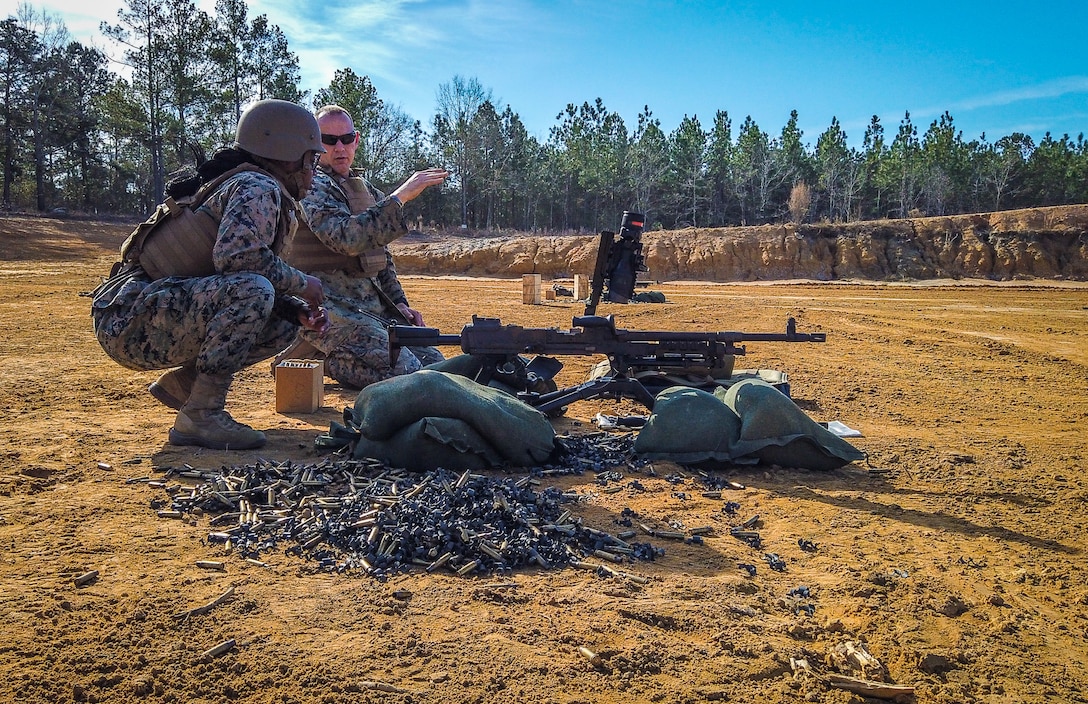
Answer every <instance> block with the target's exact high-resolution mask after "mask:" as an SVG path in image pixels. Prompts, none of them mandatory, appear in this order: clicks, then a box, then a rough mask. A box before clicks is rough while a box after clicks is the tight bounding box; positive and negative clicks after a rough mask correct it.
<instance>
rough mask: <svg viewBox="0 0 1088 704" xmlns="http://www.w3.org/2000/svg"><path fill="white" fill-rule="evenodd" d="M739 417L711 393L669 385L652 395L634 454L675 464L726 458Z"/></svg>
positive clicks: (728, 455) (729, 454)
mask: <svg viewBox="0 0 1088 704" xmlns="http://www.w3.org/2000/svg"><path fill="white" fill-rule="evenodd" d="M740 427H741V421H740V418H738V417H737V414H736V413H734V412H733V409H732V408H730V407H728V406H726V405H725V404H723V403H722V402H721V400H720V399H718V398H717V397H715V396H714V394H711V393H708V392H706V391H701V390H699V389H695V388H692V387H690V386H672V387H669V388H667V389H665V390H664V391H662V392H661V393H659V394H658V395H657V396H656V397H655V398H654V410H653V413H651V414H650V417H649V418H648V419H647V421H646V425H644V426H643V427H642V429H641V430H640V431H639V433H638V437H637V438H635V448H634V449H635V454H637V455H638V456H639V457H643V458H646V459H649V460H670V461H672V462H677V463H679V464H689V465H694V464H702V463H706V462H727V461H730V460H732V459H733V453H732V451H731V449H730V448H731V447H732V445H733V443H734V442H736V440H737V437H738V436H739V434H740Z"/></svg>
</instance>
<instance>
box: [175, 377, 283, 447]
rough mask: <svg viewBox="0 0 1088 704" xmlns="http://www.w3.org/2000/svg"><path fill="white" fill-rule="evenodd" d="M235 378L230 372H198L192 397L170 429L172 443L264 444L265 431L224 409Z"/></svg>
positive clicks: (255, 445)
mask: <svg viewBox="0 0 1088 704" xmlns="http://www.w3.org/2000/svg"><path fill="white" fill-rule="evenodd" d="M232 379H233V376H232V375H230V374H224V375H219V376H212V375H211V374H197V376H196V380H195V381H194V382H193V390H192V393H191V394H189V400H188V401H186V402H185V405H184V406H182V407H181V410H179V411H178V417H177V419H176V420H175V421H174V427H173V428H171V429H170V444H172V445H199V446H200V447H208V448H211V449H213V450H252V449H254V448H258V447H261V446H262V445H264V443H265V437H264V433H262V432H261V431H259V430H254V429H253V428H251V427H249V426H248V425H245V424H244V423H239V422H238V421H236V420H234V419H233V418H231V416H230V414H229V413H227V412H226V411H225V410H223V407H224V406H225V405H226V401H227V390H228V389H229V388H230V383H231V381H232Z"/></svg>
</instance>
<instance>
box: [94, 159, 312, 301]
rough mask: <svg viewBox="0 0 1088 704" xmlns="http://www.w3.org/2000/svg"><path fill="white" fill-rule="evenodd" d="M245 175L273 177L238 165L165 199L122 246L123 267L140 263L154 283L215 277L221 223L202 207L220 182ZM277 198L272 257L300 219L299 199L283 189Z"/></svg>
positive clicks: (249, 165) (251, 165) (253, 166)
mask: <svg viewBox="0 0 1088 704" xmlns="http://www.w3.org/2000/svg"><path fill="white" fill-rule="evenodd" d="M243 171H256V172H257V173H261V174H264V175H266V176H268V177H270V178H273V179H275V178H276V177H275V176H273V175H272V174H270V173H268V172H267V171H265V170H264V169H262V168H260V167H259V166H255V165H254V164H242V165H240V166H236V167H234V168H233V169H231V170H229V171H226V172H224V173H223V174H221V175H219V176H217V177H216V178H214V179H212V180H211V181H207V182H206V183H204V184H202V185H201V186H200V188H198V189H197V191H196V193H194V194H193V195H191V196H187V197H184V198H179V199H177V200H174V199H173V198H167V199H166V201H165V202H163V203H162V204H160V205H159V206H158V207H157V208H156V209H155V212H154V213H152V215H151V217H149V218H148V219H147V220H145V221H144V222H142V223H140V224H139V225H137V226H136V229H135V230H133V231H132V234H130V235H129V236H128V238H127V239H126V240H125V242H124V244H122V245H121V263H122V264H128V263H134V262H139V264H140V266H141V267H142V268H143V270H144V271H145V272H147V275H148V276H150V277H151V278H152V279H162V278H165V277H167V276H188V277H192V276H211V275H212V274H215V273H216V271H215V263H214V260H213V259H212V250H213V248H214V247H215V241H216V239H218V237H219V221H218V220H216V219H215V217H213V216H212V215H211V214H210V213H208V212H207V211H206V210H202V209H201V208H200V206H201V205H203V204H204V202H205V201H206V200H207V199H208V198H209V197H211V195H212V194H213V193H215V191H216V189H218V188H219V186H220V185H222V184H223V182H224V181H226V180H227V179H229V178H230V177H231V176H234V175H235V174H239V173H242V172H243ZM277 183H278V180H277ZM280 198H281V199H282V201H281V203H280V212H279V216H278V222H277V226H276V236H275V239H274V240H273V242H272V251H273V252H274V253H275V254H276V255H279V253H280V250H282V249H283V244H284V242H285V241H287V240H288V239H290V237H291V234H292V232H293V231H294V230H295V228H296V227H297V225H298V222H299V221H300V220H301V218H299V217H298V216H297V215H296V213H297V211H298V203H297V201H295V199H294V198H292V197H291V195H290V194H289V193H287V191H285V190H284V189H282V188H281V189H280ZM114 268H115V270H116V269H117V267H114Z"/></svg>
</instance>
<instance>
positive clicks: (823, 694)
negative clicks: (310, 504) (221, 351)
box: [0, 220, 1088, 704]
mask: <svg viewBox="0 0 1088 704" xmlns="http://www.w3.org/2000/svg"><path fill="white" fill-rule="evenodd" d="M66 229H72V230H73V231H75V232H76V233H77V234H76V235H71V234H66V231H65V230H66ZM118 232H119V228H117V227H107V226H96V225H92V224H86V223H84V224H82V225H72V224H69V225H66V226H65V227H60V226H59V225H57V224H56V223H55V222H52V221H41V222H40V223H35V222H33V221H31V222H29V224H28V223H27V222H23V221H19V222H8V221H4V220H0V325H2V330H0V334H2V338H3V344H2V345H0V379H2V382H3V383H2V385H0V408H2V409H3V413H4V418H3V421H2V423H0V458H2V462H0V550H2V552H0V556H2V560H0V701H3V702H114V703H119V704H126V703H134V702H156V703H157V702H164V703H165V702H178V703H181V702H184V703H185V704H195V703H198V702H209V703H210V702H227V701H232V702H245V703H249V702H253V703H257V702H260V703H270V704H271V703H299V704H301V703H303V702H306V703H310V702H320V703H328V704H333V703H340V702H372V701H373V702H376V701H393V702H417V703H426V702H480V703H496V704H497V703H499V702H502V703H506V702H549V703H555V704H575V703H605V702H608V703H612V702H667V703H673V702H675V703H695V702H702V701H731V702H771V703H773V702H799V701H803V702H827V703H836V704H844V703H846V702H862V701H882V700H884V699H888V698H891V697H893V696H899V699H900V701H906V702H910V701H917V702H941V703H949V704H951V703H953V702H993V703H997V702H1085V701H1088V584H1086V583H1085V574H1086V573H1088V572H1086V568H1088V559H1086V556H1085V550H1086V549H1088V537H1086V536H1088V531H1086V528H1088V518H1086V502H1088V486H1086V480H1085V477H1084V475H1083V471H1084V469H1085V465H1086V463H1088V442H1086V433H1085V426H1086V425H1088V287H1085V286H1084V285H1083V284H1081V285H1077V284H1069V283H1067V284H1058V283H1048V282H1043V281H1036V282H1032V283H1025V282H1019V283H1017V284H1015V285H997V284H985V283H979V282H974V283H962V282H961V283H952V282H943V283H940V284H937V283H933V282H929V283H925V284H919V285H886V284H885V285H881V284H871V283H864V282H856V283H836V284H807V283H789V284H778V285H762V286H752V285H724V284H690V283H688V284H662V285H659V286H654V290H659V291H662V292H663V293H665V295H666V297H667V299H668V301H669V302H668V303H665V304H656V305H655V304H632V305H628V306H619V305H612V304H606V305H602V306H601V309H600V310H599V312H601V313H612V314H614V315H615V316H616V319H617V324H618V326H619V327H623V328H636V329H660V330H746V331H778V330H780V329H781V328H783V327H784V323H785V319H786V318H787V317H788V316H794V317H796V318H797V320H798V325H799V328H800V329H802V330H805V331H823V332H826V333H827V342H826V343H825V344H823V345H805V344H797V345H786V344H773V343H752V344H750V345H749V347H748V356H747V358H745V359H742V360H739V361H740V362H741V363H742V364H741V365H740V366H747V367H757V368H769V369H779V370H783V371H786V372H787V373H788V374H789V377H790V382H791V385H792V392H793V396H794V398H795V400H796V401H797V402H798V405H799V406H800V407H801V408H802V409H804V410H805V411H806V412H807V413H808V414H809V415H810V416H811V417H812V418H814V419H815V420H818V421H830V420H838V421H841V422H842V423H845V424H846V425H848V426H850V427H852V428H856V429H858V430H860V431H862V432H863V433H864V437H861V438H855V439H853V440H852V441H851V442H853V443H854V444H855V446H857V447H858V448H859V449H862V450H864V451H865V452H866V453H868V456H869V460H868V462H858V463H854V464H851V465H848V466H846V467H844V468H842V469H839V470H836V471H832V472H826V473H821V472H810V471H800V470H792V469H783V468H777V467H755V468H753V467H747V468H737V469H735V470H730V471H728V472H724V473H723V476H725V477H727V478H728V479H729V480H731V481H734V482H736V483H737V484H739V485H743V488H739V489H733V490H727V491H725V492H724V495H723V498H721V499H716V498H708V497H704V496H703V495H702V493H701V488H702V487H701V486H700V484H699V483H698V482H697V481H696V479H697V475H696V473H695V472H692V471H687V470H684V469H683V468H681V467H678V466H675V465H668V464H667V463H658V464H657V466H655V467H654V470H655V471H654V474H653V475H651V474H650V473H648V472H646V471H642V472H640V473H632V472H630V471H629V470H628V469H627V468H624V467H621V468H620V469H621V470H622V471H623V472H624V473H625V474H626V477H627V478H628V479H632V480H637V482H638V484H639V485H640V486H641V487H642V490H641V491H635V490H633V489H630V488H628V489H625V490H623V491H619V492H615V493H605V492H601V491H600V485H599V484H597V483H596V482H595V481H594V475H593V474H592V473H585V474H582V475H574V476H559V477H555V480H554V482H555V484H554V485H555V486H557V487H559V488H562V489H564V490H566V491H568V492H571V493H577V494H579V496H580V497H581V500H580V501H578V502H577V503H575V504H572V507H571V508H572V511H573V513H574V515H575V517H576V518H580V519H581V520H582V521H583V522H584V524H585V525H587V526H591V527H595V528H598V529H600V530H604V531H610V532H614V531H616V530H617V527H616V525H615V518H616V517H617V516H619V515H621V514H622V512H623V511H624V509H630V510H633V511H635V512H637V513H638V514H639V515H640V516H642V517H643V520H646V521H652V522H655V523H656V524H658V525H662V524H668V523H673V524H674V525H677V526H683V527H687V528H691V527H695V526H710V527H711V528H712V529H713V530H712V532H711V533H710V534H708V535H706V536H704V540H703V541H702V543H701V544H699V543H696V542H681V541H677V540H655V545H656V546H658V547H661V548H664V549H665V553H664V555H663V556H660V557H658V559H656V560H654V561H636V562H633V563H629V564H626V565H624V566H623V570H625V571H627V572H629V573H630V574H632V575H634V576H635V577H636V579H626V578H620V577H614V576H607V575H606V576H599V575H598V574H596V573H594V572H592V571H586V570H578V569H562V570H545V569H538V568H533V569H526V570H521V571H517V572H514V573H513V574H510V575H494V576H477V577H460V576H457V575H456V574H454V573H453V572H452V571H450V572H447V571H443V570H435V571H433V572H427V571H425V570H423V569H416V570H413V571H412V572H409V573H407V574H402V575H398V576H395V577H393V578H391V579H389V580H387V581H384V582H383V581H378V580H376V579H373V578H370V577H366V576H359V575H352V576H348V575H331V574H325V573H320V572H316V571H315V570H314V569H312V566H310V565H307V564H306V563H305V562H304V560H302V558H300V557H297V556H292V555H288V554H284V553H282V552H280V553H278V554H277V553H270V554H269V555H268V556H267V558H266V564H265V565H264V566H260V565H255V564H253V563H250V562H246V561H245V560H243V559H241V558H240V557H238V556H237V555H231V554H226V553H225V551H224V548H223V547H222V546H221V545H217V544H213V543H211V542H209V540H208V534H209V531H210V530H212V529H211V528H210V527H209V521H210V517H209V516H207V515H205V516H193V517H189V518H185V519H181V520H179V519H173V518H160V517H159V516H158V515H157V512H156V509H155V506H157V505H158V503H157V502H159V501H161V500H163V499H165V498H168V497H167V494H166V493H165V491H164V488H162V487H160V486H157V485H155V483H154V482H153V481H152V482H149V481H146V480H148V479H151V480H155V479H157V478H161V477H162V476H163V475H164V474H165V473H166V471H167V469H169V468H175V469H176V468H180V467H184V466H185V465H189V466H191V467H193V468H196V469H207V470H217V469H220V468H222V467H225V466H228V467H229V466H234V465H241V464H246V463H252V462H255V461H257V460H258V458H264V459H268V460H274V461H280V460H285V459H296V460H299V461H305V462H313V461H316V458H317V457H318V456H317V455H316V454H315V453H314V451H313V449H312V446H313V440H314V438H315V436H316V435H317V434H319V433H321V432H325V431H327V430H328V429H329V425H330V422H332V421H334V420H338V419H340V418H341V414H342V410H343V409H344V407H346V406H348V405H351V404H352V402H353V401H354V393H353V392H350V391H347V390H343V389H341V388H339V387H338V386H336V385H335V384H332V383H331V382H329V383H327V384H326V386H325V406H324V407H323V408H322V409H320V411H319V412H317V413H313V414H295V415H281V414H277V413H276V412H275V410H274V402H273V398H274V394H273V390H274V383H273V379H272V377H271V376H270V375H269V373H268V367H267V366H266V365H258V366H255V367H253V368H251V369H249V370H247V371H245V372H244V373H242V374H241V375H240V376H239V378H238V381H237V383H236V384H235V387H234V390H233V391H232V394H231V396H230V398H229V401H228V403H229V408H230V410H231V411H232V412H233V413H234V415H235V417H237V418H239V419H240V420H244V421H246V422H249V423H251V424H253V425H254V426H256V427H259V428H262V429H266V430H267V431H268V435H269V443H268V445H267V446H266V447H265V448H263V449H261V450H260V451H257V452H235V453H228V452H216V451H208V450H199V449H192V448H176V447H172V446H170V445H167V444H166V442H165V440H166V434H167V430H168V429H169V427H170V425H171V424H172V422H173V413H172V412H171V411H169V410H168V409H165V408H164V407H162V406H160V405H158V404H157V403H156V402H155V401H154V400H153V399H152V398H151V397H150V396H149V395H148V394H147V392H146V387H147V385H148V384H149V383H150V382H151V381H152V380H154V378H155V377H156V374H154V373H137V372H132V371H129V370H126V369H123V368H121V367H119V366H118V365H116V364H114V363H113V362H111V361H110V360H109V359H108V358H107V357H106V356H105V355H104V354H103V353H102V352H101V350H100V348H99V347H98V345H97V343H96V342H95V340H94V338H93V336H92V334H91V325H90V322H91V321H90V317H89V313H88V309H89V301H88V299H87V298H84V297H81V293H83V292H86V291H89V290H90V289H91V288H93V287H94V286H95V285H96V283H97V282H98V280H99V277H100V276H101V275H103V274H104V273H105V272H106V271H107V270H108V268H109V265H110V264H111V263H112V261H113V259H114V256H115V255H114V252H115V251H116V246H117V242H118V240H117V233H118ZM404 283H405V288H406V290H407V292H408V293H409V297H410V299H411V300H412V302H413V304H414V306H415V307H417V308H419V309H420V310H421V311H422V312H423V313H424V315H425V317H426V318H427V321H428V323H429V324H431V325H434V326H437V327H439V328H441V329H442V330H443V331H446V332H456V331H458V330H459V329H460V327H461V326H462V325H464V324H465V323H467V322H468V321H469V320H470V318H471V316H472V314H474V313H477V314H485V315H489V316H493V317H499V318H500V319H501V320H502V321H503V322H505V323H518V324H522V325H528V326H548V327H562V328H565V327H569V325H570V323H571V318H572V317H573V316H574V315H577V314H580V313H581V312H582V306H581V304H577V303H574V302H572V301H571V299H569V298H568V299H565V300H564V299H562V298H561V299H559V300H558V301H554V302H552V301H549V302H546V303H545V304H544V305H539V306H529V305H523V304H522V303H521V282H520V281H511V280H494V279H491V280H481V279H475V280H474V279H444V278H409V279H406V280H405V282H404ZM563 361H564V362H566V364H567V367H566V369H564V371H563V375H564V377H562V379H563V380H565V381H567V382H570V383H573V382H576V381H578V380H580V379H581V376H582V374H584V372H585V370H586V369H587V368H588V366H589V365H590V363H591V362H594V361H597V360H595V359H592V358H580V357H579V358H565V359H564V360H563ZM598 411H603V412H605V413H617V412H641V409H640V408H639V407H638V406H635V405H634V404H628V403H626V402H625V403H624V404H621V405H619V406H617V404H615V403H614V402H580V403H577V404H575V405H573V406H571V408H570V410H569V411H568V413H567V415H566V416H565V417H564V418H562V419H559V420H557V421H555V423H556V427H557V430H558V431H559V432H561V433H565V432H587V431H595V430H596V427H595V426H594V425H593V423H592V418H593V417H594V416H595V414H596V413H597V412H598ZM677 472H683V473H684V475H685V476H686V477H687V479H684V480H681V481H679V482H677V481H676V477H675V476H674V477H673V478H672V481H669V480H668V479H666V476H667V475H669V474H675V473H677ZM141 479H143V480H144V481H138V480H141ZM170 481H171V482H180V483H181V484H183V485H184V484H186V483H193V482H194V481H195V480H186V479H177V478H172V479H171V480H170ZM726 501H732V502H735V503H737V504H739V506H740V509H739V510H738V512H737V513H736V515H735V516H730V515H728V514H727V513H725V512H723V504H724V503H725V502H726ZM756 515H758V516H759V520H760V523H759V524H758V530H759V532H760V535H761V536H762V542H763V547H762V548H761V549H758V550H757V549H754V548H752V547H749V546H748V545H747V544H746V543H744V542H742V541H740V540H737V539H736V538H734V537H731V536H730V534H729V529H730V527H731V526H733V525H736V524H737V523H739V522H741V521H743V520H744V519H747V518H749V517H752V516H756ZM806 541H807V542H806ZM803 544H804V545H809V546H810V549H807V550H806V549H802V546H803ZM767 552H773V553H776V554H778V555H780V556H781V558H782V559H783V560H784V561H785V569H784V570H782V571H776V570H773V569H769V568H768V567H767V564H768V563H767V562H765V561H764V553H767ZM207 560H211V561H221V562H223V565H224V568H223V569H222V570H208V569H204V568H201V567H200V566H198V565H197V562H198V561H207ZM740 563H750V564H756V565H758V571H757V572H756V574H754V575H749V574H748V572H747V571H745V570H743V569H740V568H739V567H738V565H739V564H740ZM90 571H97V576H96V577H94V578H88V581H86V583H82V584H77V581H79V580H77V578H78V577H80V576H83V575H85V574H86V573H88V572H90ZM799 587H807V588H808V590H809V594H810V596H809V597H807V598H805V599H804V600H803V604H802V605H803V606H804V607H805V608H798V606H799V600H798V598H797V597H796V596H790V593H791V591H792V592H793V593H794V594H797V591H796V590H797V589H798V588H799ZM230 588H233V591H232V592H231V594H230V595H229V596H228V597H227V598H225V599H223V600H222V601H221V602H220V603H218V604H217V605H215V606H214V607H213V608H210V609H208V610H206V611H204V612H202V613H195V614H192V615H190V616H189V617H188V618H177V617H176V615H177V614H180V613H183V612H186V611H187V610H190V609H194V608H195V607H199V606H201V605H204V604H208V603H209V602H212V601H213V600H215V599H216V598H217V597H220V596H221V595H223V594H224V593H226V592H227V591H228V590H229V589H230ZM232 639H233V647H232V648H230V649H227V650H226V651H225V652H223V653H221V654H209V653H208V652H207V651H209V650H210V649H213V648H214V647H215V646H217V645H219V644H221V643H224V642H227V641H230V640H232ZM580 648H583V649H586V650H588V651H591V654H595V655H596V657H595V658H593V657H590V654H587V653H586V652H585V651H583V650H580ZM851 648H852V649H853V650H854V652H855V653H859V651H860V653H859V654H855V655H854V656H853V662H854V663H855V664H856V663H865V666H864V667H851V666H850V665H849V664H848V660H844V659H843V658H842V657H837V656H836V653H843V652H848V651H850V649H851ZM866 652H867V653H868V657H866V655H865V653H866ZM836 676H840V677H841V676H849V677H852V678H854V680H843V679H837V678H836ZM855 680H869V681H881V680H882V681H883V682H885V683H888V684H893V685H896V686H897V687H898V689H894V688H893V689H888V690H883V691H874V690H869V692H870V694H879V695H880V698H873V697H872V696H870V697H868V698H867V697H865V696H863V695H862V694H858V693H855V692H854V691H852V690H857V689H858V687H859V685H858V684H857V682H856V681H855ZM911 688H913V694H911V693H909V692H910V689H911Z"/></svg>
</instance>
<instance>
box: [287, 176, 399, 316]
mask: <svg viewBox="0 0 1088 704" xmlns="http://www.w3.org/2000/svg"><path fill="white" fill-rule="evenodd" d="M367 187H368V188H369V190H370V192H371V194H372V195H373V196H374V200H375V205H373V206H372V207H370V208H367V209H366V210H364V211H363V212H361V213H357V214H353V213H352V212H351V207H350V206H349V205H348V200H347V196H346V195H345V194H344V191H343V188H341V186H340V185H338V184H337V183H336V182H335V181H334V180H333V178H332V177H331V176H330V175H329V174H328V173H327V172H326V171H324V170H322V171H319V172H318V173H317V174H316V175H315V176H314V185H313V188H311V189H310V192H309V193H308V194H306V197H305V198H303V199H302V200H301V201H300V203H299V204H300V206H301V207H302V212H303V214H304V215H305V216H306V220H307V222H309V224H310V229H311V230H313V232H314V235H315V236H316V237H317V238H318V239H319V240H321V242H322V243H324V244H325V246H326V247H328V248H329V249H331V250H333V251H334V252H339V253H341V254H347V255H352V256H354V255H359V254H361V253H363V252H365V251H367V250H370V249H374V248H376V247H386V245H388V244H389V243H390V242H392V241H394V240H396V239H398V238H399V237H402V236H404V235H406V234H408V223H407V221H406V220H405V219H404V215H403V213H402V212H401V206H400V205H398V204H397V202H396V201H395V200H393V199H392V198H388V197H387V196H386V195H385V194H384V193H382V192H381V191H379V190H378V189H377V188H375V187H374V186H373V185H372V184H370V183H369V182H368V183H367ZM385 260H386V265H385V268H384V269H383V270H382V271H381V272H379V273H378V274H377V275H376V276H375V277H373V279H371V278H366V277H362V276H353V275H350V274H348V273H346V272H339V271H338V272H322V273H321V274H320V277H319V278H320V279H321V281H322V283H323V284H325V293H326V296H328V297H329V299H330V300H329V301H327V302H326V307H328V308H329V309H330V311H332V312H334V313H340V314H341V315H346V316H348V317H351V313H352V310H353V309H357V308H363V309H364V310H367V311H368V312H370V313H375V314H379V315H383V314H384V315H387V316H388V315H389V311H387V310H383V306H382V304H381V301H380V297H381V296H380V294H379V293H378V291H377V290H376V288H380V289H381V293H383V294H385V295H386V296H388V298H389V299H390V300H392V301H393V302H394V303H405V304H407V302H408V299H407V297H406V296H405V295H404V289H403V288H402V287H401V285H400V281H399V279H398V278H397V269H396V267H395V266H394V265H393V257H392V255H391V254H390V253H389V250H388V249H386V251H385Z"/></svg>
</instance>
